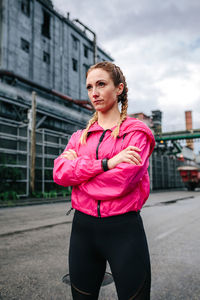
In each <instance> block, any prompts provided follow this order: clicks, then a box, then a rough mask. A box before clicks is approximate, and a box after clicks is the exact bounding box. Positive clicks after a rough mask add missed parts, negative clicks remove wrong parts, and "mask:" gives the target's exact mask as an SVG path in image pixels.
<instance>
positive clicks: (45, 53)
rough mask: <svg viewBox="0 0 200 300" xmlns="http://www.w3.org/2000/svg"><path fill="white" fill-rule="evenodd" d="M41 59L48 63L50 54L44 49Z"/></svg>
mask: <svg viewBox="0 0 200 300" xmlns="http://www.w3.org/2000/svg"><path fill="white" fill-rule="evenodd" d="M43 61H44V62H45V63H46V64H48V65H49V64H50V54H49V53H47V52H45V51H44V52H43Z"/></svg>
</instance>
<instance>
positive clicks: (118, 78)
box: [80, 61, 128, 144]
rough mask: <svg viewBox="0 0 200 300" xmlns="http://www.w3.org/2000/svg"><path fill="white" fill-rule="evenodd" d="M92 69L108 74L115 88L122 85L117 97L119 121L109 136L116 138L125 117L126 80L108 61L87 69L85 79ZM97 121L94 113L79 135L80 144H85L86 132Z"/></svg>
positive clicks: (117, 68) (126, 106) (118, 69)
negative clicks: (119, 104)
mask: <svg viewBox="0 0 200 300" xmlns="http://www.w3.org/2000/svg"><path fill="white" fill-rule="evenodd" d="M94 69H103V70H104V71H106V72H108V73H109V75H110V77H111V78H112V80H113V83H114V85H115V87H118V85H119V84H120V83H123V84H124V89H123V91H122V93H121V94H120V95H118V103H121V113H120V119H119V122H118V124H117V127H116V128H115V129H114V130H113V132H112V134H111V135H112V136H113V137H114V138H116V137H117V136H118V134H119V129H120V125H121V124H122V123H123V121H124V120H125V119H126V117H127V109H128V95H127V94H128V87H127V83H126V78H125V76H124V75H123V73H122V71H121V69H120V68H119V67H118V66H116V65H115V64H113V63H111V62H108V61H103V62H99V63H97V64H95V65H93V66H91V67H90V68H89V70H88V71H87V74H86V78H87V76H88V74H89V72H90V71H92V70H94ZM97 120H98V113H97V112H95V113H94V115H93V116H92V118H91V119H90V120H89V122H88V124H87V127H86V129H85V130H84V131H83V133H82V135H81V139H80V142H81V144H85V143H86V139H87V134H88V130H89V128H90V126H91V125H92V124H94V123H95V122H96V121H97Z"/></svg>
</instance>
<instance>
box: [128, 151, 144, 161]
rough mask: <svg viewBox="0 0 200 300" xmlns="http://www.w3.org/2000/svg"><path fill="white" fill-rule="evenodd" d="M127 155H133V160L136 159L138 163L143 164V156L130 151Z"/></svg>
mask: <svg viewBox="0 0 200 300" xmlns="http://www.w3.org/2000/svg"><path fill="white" fill-rule="evenodd" d="M127 153H128V154H129V155H131V156H132V158H134V159H136V160H137V161H138V162H140V163H141V162H142V159H141V156H140V155H139V154H138V153H137V152H135V151H130V150H129V151H127Z"/></svg>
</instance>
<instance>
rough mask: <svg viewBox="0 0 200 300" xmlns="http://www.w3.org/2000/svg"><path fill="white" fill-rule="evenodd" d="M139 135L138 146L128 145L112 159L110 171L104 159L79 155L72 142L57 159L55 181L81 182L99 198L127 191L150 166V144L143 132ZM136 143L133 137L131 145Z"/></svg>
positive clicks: (109, 163)
mask: <svg viewBox="0 0 200 300" xmlns="http://www.w3.org/2000/svg"><path fill="white" fill-rule="evenodd" d="M137 137H138V141H140V142H139V143H137V145H138V147H136V146H132V145H129V146H128V147H127V148H125V149H124V150H122V151H121V152H119V153H118V154H117V155H115V156H114V157H112V158H111V159H109V160H108V168H109V171H107V172H104V171H103V169H102V166H101V160H95V159H91V158H90V157H88V156H85V155H84V156H80V157H78V156H77V153H76V151H75V148H74V147H73V145H72V144H70V142H69V144H68V146H67V147H66V149H65V151H64V152H63V153H62V154H61V156H60V157H58V158H57V160H55V167H54V180H55V182H56V183H58V184H60V185H63V186H69V185H79V188H80V189H81V190H82V191H83V192H85V193H87V194H88V195H89V196H91V197H93V198H96V199H99V200H106V199H111V198H116V197H120V196H122V195H124V194H126V193H128V192H129V191H130V190H131V189H133V187H134V184H136V183H137V182H138V181H139V180H140V179H141V178H142V177H143V175H144V173H145V172H146V170H147V168H148V156H149V148H150V143H149V141H148V138H147V136H146V135H145V134H144V133H142V132H141V133H138V134H137ZM135 142H136V141H135V137H134V136H133V140H132V141H130V143H129V144H131V143H132V144H134V143H135ZM139 153H140V155H139ZM100 187H101V188H100ZM97 191H98V194H97Z"/></svg>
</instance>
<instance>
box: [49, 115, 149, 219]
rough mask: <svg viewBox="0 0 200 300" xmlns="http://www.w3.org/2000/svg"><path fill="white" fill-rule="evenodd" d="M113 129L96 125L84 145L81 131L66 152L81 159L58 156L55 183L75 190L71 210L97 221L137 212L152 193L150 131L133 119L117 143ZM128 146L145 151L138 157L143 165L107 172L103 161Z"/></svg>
mask: <svg viewBox="0 0 200 300" xmlns="http://www.w3.org/2000/svg"><path fill="white" fill-rule="evenodd" d="M113 128H114V127H113ZM113 128H112V129H113ZM112 129H108V130H104V129H103V128H102V127H101V126H99V125H98V123H97V122H96V123H94V124H93V125H92V126H91V127H90V129H89V131H88V138H87V143H86V144H84V145H81V144H80V143H79V140H80V137H81V134H82V130H78V131H77V132H75V133H74V134H73V135H72V136H71V138H70V140H69V143H68V145H67V147H66V149H65V151H66V150H68V149H73V150H75V151H76V153H77V155H78V158H76V159H75V160H68V159H66V158H62V157H61V156H59V157H58V158H57V159H55V161H54V170H53V178H54V181H55V182H56V183H57V184H59V185H62V186H73V189H72V197H71V199H72V207H73V208H74V209H77V210H79V211H82V212H84V213H86V214H89V215H92V216H96V217H108V216H112V215H117V214H123V213H126V212H129V211H138V210H140V209H141V208H142V206H143V204H144V203H145V201H146V200H147V198H148V196H149V191H150V183H149V175H148V171H147V168H148V165H149V156H150V155H151V153H152V151H153V148H154V146H155V140H154V136H153V134H152V132H151V130H150V129H149V128H148V127H147V126H146V125H145V124H144V123H143V122H141V121H139V120H137V119H134V118H130V117H127V119H126V120H125V121H124V122H123V123H122V125H121V127H120V132H119V136H118V137H117V138H116V139H114V138H113V137H112V136H111V132H112ZM129 145H133V146H137V147H138V148H140V149H141V150H142V151H141V152H140V153H139V154H140V156H141V158H142V164H141V165H132V164H129V163H120V164H118V165H117V166H116V167H115V168H113V169H111V170H108V171H106V172H104V171H103V169H102V165H101V160H102V159H103V158H108V159H110V158H112V157H113V156H114V155H116V154H117V153H119V152H120V151H122V150H123V149H125V148H127V147H128V146H129Z"/></svg>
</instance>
